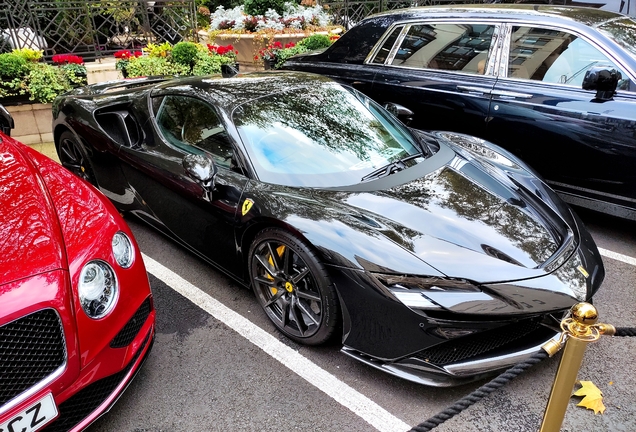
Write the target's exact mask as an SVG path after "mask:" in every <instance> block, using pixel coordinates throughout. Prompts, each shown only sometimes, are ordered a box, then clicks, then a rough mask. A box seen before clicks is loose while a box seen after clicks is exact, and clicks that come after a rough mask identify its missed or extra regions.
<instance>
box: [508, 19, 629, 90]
mask: <svg viewBox="0 0 636 432" xmlns="http://www.w3.org/2000/svg"><path fill="white" fill-rule="evenodd" d="M503 24H504V25H505V26H507V27H508V29H507V31H506V33H507V37H506V38H505V40H504V43H503V47H502V53H501V62H500V64H499V70H500V71H501V72H502V74H501V75H500V76H501V77H502V78H506V79H510V80H515V81H520V82H533V83H537V84H544V85H550V86H554V85H556V86H559V87H562V88H564V89H572V88H576V89H579V90H580V89H581V88H580V87H578V86H574V85H570V84H561V83H547V82H546V83H544V82H543V81H537V80H531V79H524V78H514V77H509V76H508V60H509V58H510V55H509V54H510V45H511V41H512V28H513V27H516V26H524V27H538V28H542V29H547V30H554V31H567V32H569V33H571V34H573V35H574V36H576V37H579V38H581V39H583V40H584V41H585V42H587V43H589V44H590V45H592V47H594V48H596V49H597V50H599V52H600V53H601V54H603V55H605V56H606V57H607V58H608V59H609V60H611V61H612V62H614V64H616V65H617V66H618V67H620V68H621V72H622V71H625V74H626V75H627V77H628V78H629V79H630V80H631V81H632V82H633V83H636V75H634V73H635V72H632V71H631V70H630V69H629V68H628V67H625V64H624V63H623V62H621V61H620V60H619V59H618V58H617V56H616V55H615V54H614V52H613V51H609V50H607V49H606V48H605V47H604V46H602V45H599V43H598V42H597V41H596V40H594V39H591V37H590V36H589V35H587V34H584V33H581V32H580V30H579V29H577V28H576V27H574V26H570V25H567V24H564V25H562V26H555V25H550V24H545V23H542V22H540V21H532V20H524V21H508V22H506V23H503ZM620 91H621V92H625V93H630V94H633V93H634V91H627V90H620Z"/></svg>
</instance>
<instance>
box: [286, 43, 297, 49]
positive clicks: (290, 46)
mask: <svg viewBox="0 0 636 432" xmlns="http://www.w3.org/2000/svg"><path fill="white" fill-rule="evenodd" d="M295 46H296V44H295V43H293V42H289V43H286V44H285V48H293V47H295Z"/></svg>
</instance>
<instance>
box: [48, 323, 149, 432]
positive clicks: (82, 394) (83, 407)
mask: <svg viewBox="0 0 636 432" xmlns="http://www.w3.org/2000/svg"><path fill="white" fill-rule="evenodd" d="M154 339H155V328H154V326H151V328H150V329H149V330H148V332H147V334H146V336H145V338H144V339H143V341H142V343H141V346H140V347H139V349H138V350H137V352H136V354H135V356H134V357H133V359H132V360H131V361H130V362H129V363H128V365H127V366H126V367H125V368H124V369H123V370H122V371H120V372H117V373H115V374H113V375H110V376H107V377H106V378H102V379H100V380H99V381H95V382H94V383H92V384H90V385H88V386H86V387H84V388H83V389H82V390H80V391H79V392H77V393H75V394H74V395H73V396H71V397H70V398H68V399H67V400H65V401H64V402H62V403H61V404H60V405H59V406H58V410H59V413H60V414H59V417H58V418H57V419H56V420H55V421H53V422H52V423H51V424H49V425H48V426H46V427H45V428H44V429H42V431H43V432H65V431H71V432H74V431H81V430H84V429H86V428H87V427H88V426H89V425H90V424H92V423H93V422H94V421H95V420H97V419H98V418H99V417H101V416H102V415H103V414H105V413H107V412H108V410H110V407H111V406H112V405H113V404H114V403H115V402H117V400H118V399H119V397H120V396H121V395H122V394H123V392H124V391H125V390H126V388H127V387H128V385H129V384H130V383H131V382H132V380H133V378H134V377H135V375H136V374H137V372H139V370H140V369H141V367H142V366H143V364H144V362H145V361H146V359H147V357H148V355H149V354H150V350H151V349H152V345H153V344H154Z"/></svg>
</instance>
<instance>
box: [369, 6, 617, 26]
mask: <svg viewBox="0 0 636 432" xmlns="http://www.w3.org/2000/svg"><path fill="white" fill-rule="evenodd" d="M380 17H381V18H382V19H386V18H387V17H394V18H395V19H394V20H391V21H392V22H393V21H403V20H409V19H416V18H440V17H445V18H449V17H457V18H466V17H473V18H475V17H477V18H489V19H495V20H507V21H514V20H523V19H527V18H528V17H543V18H546V19H547V20H552V19H555V20H559V21H563V20H565V21H570V22H571V23H578V24H583V25H586V26H590V27H595V26H598V25H600V24H603V23H605V22H607V21H611V20H614V19H617V18H624V17H625V15H622V14H619V13H615V12H610V11H605V10H600V9H595V8H590V7H578V6H550V5H532V4H510V5H501V4H491V5H481V4H464V5H449V6H443V7H440V6H422V7H413V8H407V9H397V10H393V11H387V12H382V13H379V14H375V15H371V16H370V17H368V18H367V20H368V19H377V18H380ZM365 21H366V20H365Z"/></svg>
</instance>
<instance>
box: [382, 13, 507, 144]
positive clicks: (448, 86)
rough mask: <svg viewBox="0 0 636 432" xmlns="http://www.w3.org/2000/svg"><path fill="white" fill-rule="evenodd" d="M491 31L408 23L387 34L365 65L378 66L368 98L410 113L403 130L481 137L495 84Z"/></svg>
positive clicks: (479, 27)
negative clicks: (407, 110)
mask: <svg viewBox="0 0 636 432" xmlns="http://www.w3.org/2000/svg"><path fill="white" fill-rule="evenodd" d="M496 30H497V29H496V26H495V25H492V24H478V23H468V22H458V23H448V22H446V23H435V22H426V23H414V24H407V25H404V26H398V27H396V28H394V29H392V30H389V35H388V36H387V37H386V38H385V39H384V41H381V42H380V46H379V47H378V48H377V49H376V52H375V56H374V57H373V58H372V59H371V60H370V64H378V65H381V66H379V67H378V72H377V73H376V77H375V80H374V84H373V89H372V95H371V96H372V97H373V98H374V99H375V100H377V101H378V102H380V103H382V104H384V103H388V102H393V103H397V104H399V105H402V106H404V107H406V108H409V109H410V110H411V111H413V112H414V113H415V115H414V116H413V119H412V121H411V122H410V123H409V126H412V127H415V128H418V129H436V130H441V129H442V130H452V131H456V132H463V133H468V134H472V135H483V134H484V132H485V126H486V123H485V120H486V117H487V116H488V108H489V104H490V94H491V91H492V89H493V87H494V85H495V82H496V78H495V76H494V74H493V70H492V66H493V65H494V61H493V60H494V59H491V58H490V53H491V52H493V49H494V46H495V45H496V43H495V38H494V34H495V32H496Z"/></svg>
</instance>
